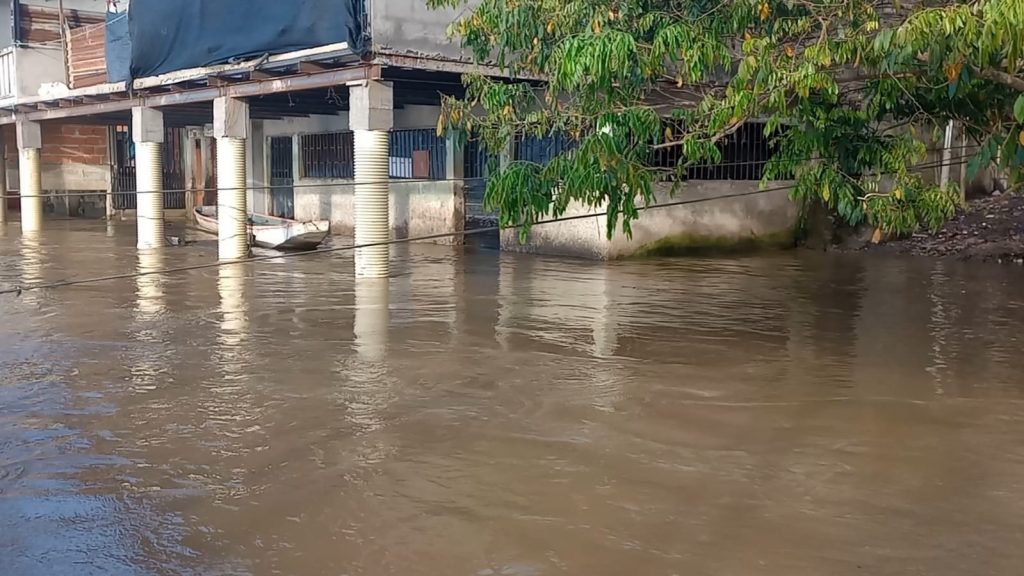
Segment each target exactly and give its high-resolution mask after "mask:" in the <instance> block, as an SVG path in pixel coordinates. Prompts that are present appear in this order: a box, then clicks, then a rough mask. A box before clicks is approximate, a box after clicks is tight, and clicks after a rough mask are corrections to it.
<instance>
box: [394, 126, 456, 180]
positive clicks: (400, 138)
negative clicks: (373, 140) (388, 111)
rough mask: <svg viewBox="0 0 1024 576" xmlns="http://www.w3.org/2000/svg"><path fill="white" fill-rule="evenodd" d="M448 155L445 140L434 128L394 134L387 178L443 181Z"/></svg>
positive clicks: (401, 131) (397, 131)
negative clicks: (388, 176)
mask: <svg viewBox="0 0 1024 576" xmlns="http://www.w3.org/2000/svg"><path fill="white" fill-rule="evenodd" d="M446 153H447V150H446V143H445V139H444V138H443V137H441V136H438V135H437V131H436V129H434V128H423V129H415V130H392V131H391V134H390V135H389V152H388V157H389V158H388V174H389V175H390V176H391V177H392V178H416V179H422V180H444V179H445V178H446V177H447V176H446V174H445V172H446V170H445V154H446Z"/></svg>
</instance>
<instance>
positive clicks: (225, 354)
mask: <svg viewBox="0 0 1024 576" xmlns="http://www.w3.org/2000/svg"><path fill="white" fill-rule="evenodd" d="M217 294H218V295H219V296H220V314H221V321H220V329H219V330H218V331H217V344H218V346H217V354H216V356H217V360H218V364H219V365H220V367H221V369H222V370H223V371H224V377H225V378H227V379H232V378H241V377H244V375H245V370H246V358H247V356H248V354H247V351H246V344H247V343H248V339H249V317H248V300H247V298H248V289H247V281H246V268H245V265H244V264H225V265H223V266H220V267H218V268H217Z"/></svg>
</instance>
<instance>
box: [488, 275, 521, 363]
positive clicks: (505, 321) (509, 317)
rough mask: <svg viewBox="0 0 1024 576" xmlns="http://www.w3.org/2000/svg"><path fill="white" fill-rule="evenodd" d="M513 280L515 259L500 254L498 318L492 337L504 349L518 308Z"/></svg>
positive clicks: (517, 297)
mask: <svg viewBox="0 0 1024 576" xmlns="http://www.w3.org/2000/svg"><path fill="white" fill-rule="evenodd" d="M515 281H516V261H515V260H514V259H513V257H512V256H510V255H502V256H501V259H500V261H499V263H498V320H497V322H495V324H494V339H495V340H497V342H498V344H499V345H500V346H501V349H502V350H506V351H507V350H508V348H509V337H510V335H511V333H512V326H513V324H514V323H515V320H516V316H517V313H516V312H517V310H518V308H519V304H518V303H519V291H518V290H516V286H515Z"/></svg>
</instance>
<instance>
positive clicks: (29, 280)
mask: <svg viewBox="0 0 1024 576" xmlns="http://www.w3.org/2000/svg"><path fill="white" fill-rule="evenodd" d="M19 251H20V253H21V274H20V278H21V284H22V285H30V284H38V283H41V282H43V261H44V260H45V258H46V253H45V251H46V249H45V248H44V246H43V243H42V240H41V238H40V236H39V232H23V233H22V235H21V243H20V245H19Z"/></svg>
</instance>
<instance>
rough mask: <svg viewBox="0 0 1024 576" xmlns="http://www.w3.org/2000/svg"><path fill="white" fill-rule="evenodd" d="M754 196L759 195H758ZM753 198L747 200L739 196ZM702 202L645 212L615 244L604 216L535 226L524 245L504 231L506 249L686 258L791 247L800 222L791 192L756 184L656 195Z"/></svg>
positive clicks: (658, 199)
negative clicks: (697, 252) (744, 248)
mask: <svg viewBox="0 0 1024 576" xmlns="http://www.w3.org/2000/svg"><path fill="white" fill-rule="evenodd" d="M755 192H756V193H755ZM745 193H751V194H749V195H745V196H736V195H737V194H745ZM691 199H692V200H698V201H699V202H695V203H693V204H686V205H681V206H673V207H668V208H656V209H652V210H646V211H643V212H641V214H640V218H639V219H638V220H636V221H635V222H633V223H632V228H633V235H632V237H631V238H627V237H626V236H625V235H624V234H623V233H622V232H621V230H619V231H616V233H615V235H614V236H613V237H612V239H611V240H608V238H607V235H606V222H607V219H606V217H605V216H603V215H600V216H592V217H587V218H580V219H578V220H572V221H568V222H560V223H556V224H542V225H540V226H535V227H534V228H533V229H532V230H531V232H530V234H529V237H528V238H527V239H526V242H525V243H520V241H519V232H518V231H516V230H506V231H503V232H502V238H501V247H502V249H503V250H511V251H517V252H532V253H539V254H553V255H563V256H574V257H582V258H594V259H617V258H627V257H630V256H636V255H648V254H665V255H668V254H673V253H685V252H688V251H692V250H701V249H732V248H735V247H742V246H750V247H754V246H760V245H773V246H778V245H785V244H787V243H788V244H792V242H793V239H794V233H795V230H796V226H797V219H798V217H799V210H798V207H797V205H796V204H795V203H794V202H792V201H791V200H790V199H789V191H788V190H772V191H766V192H759V190H758V183H757V182H752V181H751V182H746V181H724V180H723V181H690V182H687V183H686V185H685V187H684V188H682V190H681V191H680V192H679V193H677V194H676V195H675V196H673V195H672V194H671V187H670V186H669V185H663V186H660V187H659V188H658V189H657V190H656V191H655V203H656V204H662V203H670V202H674V201H680V200H691ZM601 212H603V209H594V208H587V207H584V206H582V205H580V204H578V203H573V204H572V205H570V208H569V210H568V211H567V213H566V216H583V215H587V214H598V213H601Z"/></svg>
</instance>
